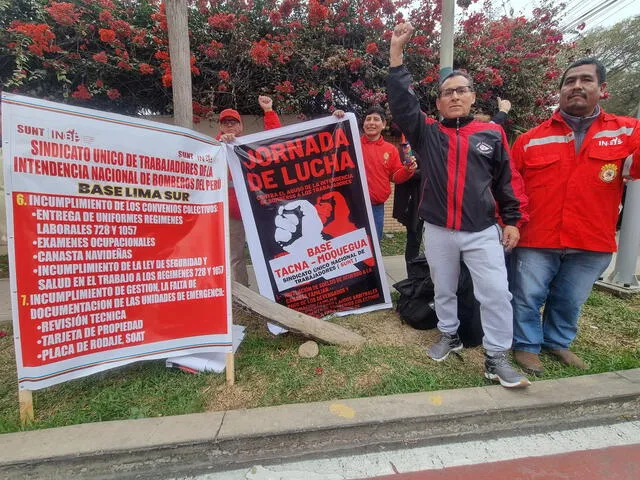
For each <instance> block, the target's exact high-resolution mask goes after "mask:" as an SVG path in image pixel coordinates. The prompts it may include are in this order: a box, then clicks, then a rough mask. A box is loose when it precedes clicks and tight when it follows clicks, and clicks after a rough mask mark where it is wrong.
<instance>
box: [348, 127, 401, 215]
mask: <svg viewBox="0 0 640 480" xmlns="http://www.w3.org/2000/svg"><path fill="white" fill-rule="evenodd" d="M360 143H361V144H362V157H363V159H364V170H365V172H366V174H367V185H368V187H369V197H370V198H371V203H372V204H373V205H379V204H381V203H384V202H385V201H386V200H387V198H389V195H391V184H390V183H389V182H394V183H402V182H406V181H407V180H409V179H410V178H411V177H412V176H413V172H414V171H413V170H407V169H406V168H405V167H404V165H403V164H402V161H401V160H400V154H399V153H398V149H397V148H396V147H395V146H393V145H392V144H390V143H389V142H385V140H384V138H382V136H381V137H380V138H379V139H378V140H376V141H375V142H372V141H370V140H369V139H367V137H366V136H364V135H363V136H362V137H361V138H360Z"/></svg>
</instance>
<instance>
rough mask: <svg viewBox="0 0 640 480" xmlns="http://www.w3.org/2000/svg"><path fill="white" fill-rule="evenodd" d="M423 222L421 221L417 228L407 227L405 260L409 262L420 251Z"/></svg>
mask: <svg viewBox="0 0 640 480" xmlns="http://www.w3.org/2000/svg"><path fill="white" fill-rule="evenodd" d="M422 230H423V222H422V221H419V222H418V225H417V229H416V230H409V228H407V244H406V245H405V248H404V261H405V262H406V263H409V262H410V261H411V260H413V259H414V258H416V257H417V256H418V254H419V253H420V244H421V243H422Z"/></svg>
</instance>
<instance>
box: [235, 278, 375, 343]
mask: <svg viewBox="0 0 640 480" xmlns="http://www.w3.org/2000/svg"><path fill="white" fill-rule="evenodd" d="M233 299H234V301H235V302H237V303H239V304H240V305H241V306H244V307H247V308H250V309H251V310H252V311H254V312H256V313H257V314H258V315H261V316H263V317H265V318H268V319H269V321H270V322H272V323H275V324H276V325H278V326H279V327H283V328H286V329H287V330H290V331H292V332H294V333H299V334H302V335H304V336H307V337H310V338H312V339H314V340H318V341H319V342H322V343H330V344H333V345H352V346H357V345H362V344H363V343H364V342H365V339H364V337H362V336H360V335H358V334H357V333H355V332H352V331H351V330H349V329H347V328H344V327H341V326H340V325H336V324H333V323H330V322H325V321H324V320H319V319H317V318H314V317H311V316H309V315H306V314H304V313H301V312H296V311H295V310H292V309H290V308H287V307H284V306H282V305H280V304H278V303H276V302H273V301H271V300H269V299H268V298H265V297H263V296H262V295H260V294H258V293H256V292H254V291H253V290H250V289H249V288H247V287H245V286H244V285H242V284H240V283H238V282H233Z"/></svg>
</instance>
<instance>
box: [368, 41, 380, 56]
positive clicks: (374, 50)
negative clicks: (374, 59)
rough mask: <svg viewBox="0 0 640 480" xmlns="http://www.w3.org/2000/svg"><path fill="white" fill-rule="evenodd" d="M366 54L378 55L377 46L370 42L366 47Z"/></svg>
mask: <svg viewBox="0 0 640 480" xmlns="http://www.w3.org/2000/svg"><path fill="white" fill-rule="evenodd" d="M366 52H367V53H370V54H371V55H375V54H376V53H378V44H377V43H375V42H371V43H370V44H369V45H367V49H366Z"/></svg>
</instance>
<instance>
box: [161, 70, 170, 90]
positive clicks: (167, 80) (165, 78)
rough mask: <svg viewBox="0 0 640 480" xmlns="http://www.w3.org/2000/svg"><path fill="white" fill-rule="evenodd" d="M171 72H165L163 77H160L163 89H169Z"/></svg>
mask: <svg viewBox="0 0 640 480" xmlns="http://www.w3.org/2000/svg"><path fill="white" fill-rule="evenodd" d="M171 81H172V79H171V72H170V71H168V72H166V73H165V74H164V75H162V85H164V86H165V87H170V86H171Z"/></svg>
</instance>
